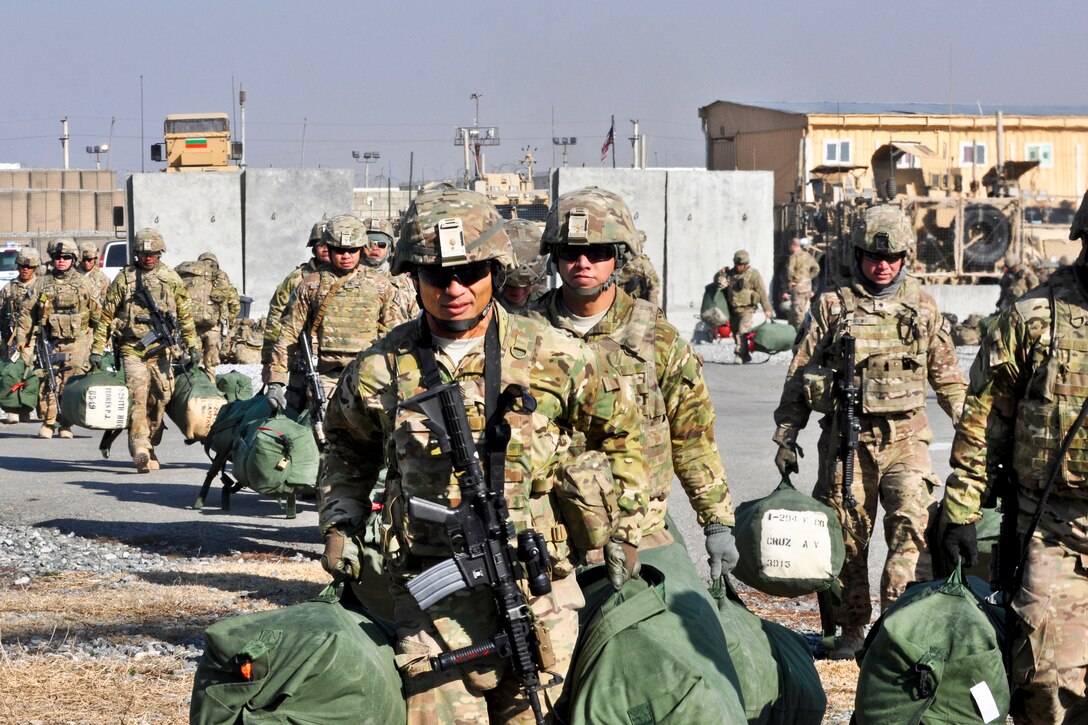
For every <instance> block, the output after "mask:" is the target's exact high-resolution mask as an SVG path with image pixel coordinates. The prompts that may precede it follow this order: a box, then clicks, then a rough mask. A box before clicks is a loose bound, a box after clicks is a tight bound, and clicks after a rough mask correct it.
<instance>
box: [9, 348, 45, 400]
mask: <svg viewBox="0 0 1088 725" xmlns="http://www.w3.org/2000/svg"><path fill="white" fill-rule="evenodd" d="M39 387H41V379H40V378H39V377H38V376H37V375H35V374H34V368H33V367H32V366H30V365H27V364H26V363H25V362H23V359H22V357H21V356H20V357H16V358H15V360H14V361H7V360H4V361H0V408H2V409H3V410H4V411H5V412H8V413H17V412H19V411H20V410H24V409H27V408H33V407H34V406H36V405H37V404H38V388H39Z"/></svg>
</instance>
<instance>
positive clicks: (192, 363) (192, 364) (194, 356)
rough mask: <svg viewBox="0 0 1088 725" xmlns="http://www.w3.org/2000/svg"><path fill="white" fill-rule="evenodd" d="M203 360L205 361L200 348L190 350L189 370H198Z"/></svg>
mask: <svg viewBox="0 0 1088 725" xmlns="http://www.w3.org/2000/svg"><path fill="white" fill-rule="evenodd" d="M201 360H203V358H202V357H201V356H200V348H199V347H190V348H189V369H190V370H196V369H197V368H198V367H200V361H201Z"/></svg>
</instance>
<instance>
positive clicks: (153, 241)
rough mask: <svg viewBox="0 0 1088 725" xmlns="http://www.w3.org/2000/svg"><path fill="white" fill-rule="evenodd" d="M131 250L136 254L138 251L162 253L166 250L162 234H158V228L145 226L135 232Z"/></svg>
mask: <svg viewBox="0 0 1088 725" xmlns="http://www.w3.org/2000/svg"><path fill="white" fill-rule="evenodd" d="M132 251H133V252H135V253H137V254H139V253H140V252H143V253H146V254H162V253H163V252H165V251H166V243H165V242H164V241H163V239H162V234H159V230H158V229H152V228H151V227H145V228H143V229H141V230H140V231H138V232H136V236H135V237H134V243H133V245H132Z"/></svg>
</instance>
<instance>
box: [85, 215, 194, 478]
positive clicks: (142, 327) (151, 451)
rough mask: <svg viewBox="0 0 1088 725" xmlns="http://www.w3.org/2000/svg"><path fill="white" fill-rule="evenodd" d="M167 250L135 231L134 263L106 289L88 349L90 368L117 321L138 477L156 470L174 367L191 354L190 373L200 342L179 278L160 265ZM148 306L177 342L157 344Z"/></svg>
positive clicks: (148, 233)
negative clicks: (173, 329)
mask: <svg viewBox="0 0 1088 725" xmlns="http://www.w3.org/2000/svg"><path fill="white" fill-rule="evenodd" d="M165 251H166V244H165V243H164V242H163V238H162V234H160V233H159V232H158V230H156V229H151V228H145V229H141V230H140V231H138V232H136V235H135V243H134V245H133V253H134V254H135V255H136V263H135V264H132V265H129V266H128V267H125V268H124V269H123V270H121V271H120V272H119V273H118V274H117V277H115V278H114V280H113V282H112V283H110V286H109V289H108V290H106V301H105V302H104V303H103V305H102V321H101V322H100V323H99V325H98V329H96V330H95V334H94V344H93V345H92V347H91V364H92V365H97V364H98V362H99V361H100V360H101V358H102V352H103V351H104V350H105V348H106V341H107V337H108V335H109V332H110V329H111V327H113V326H114V325H113V322H114V320H115V319H116V320H117V322H118V324H117V328H118V333H117V334H118V335H119V337H120V348H121V358H122V364H123V365H124V369H125V385H126V386H127V387H128V391H129V410H130V412H131V415H132V420H131V422H130V423H129V427H128V450H129V453H130V454H131V455H132V462H133V464H134V465H135V466H136V470H137V471H138V472H140V473H147V472H149V471H152V470H158V468H159V459H158V457H157V456H156V455H155V446H157V445H158V444H159V442H160V441H161V440H162V431H163V425H162V418H163V414H164V413H165V412H166V404H167V403H168V402H170V397H171V395H173V393H174V364H175V362H176V361H178V360H180V359H181V357H182V355H184V348H188V351H189V352H188V356H189V362H188V365H189V368H190V370H193V369H196V367H198V366H199V365H200V348H199V347H198V345H199V340H198V339H197V336H196V326H195V325H194V324H193V317H192V315H191V314H190V313H189V291H188V290H187V289H186V287H185V284H184V283H183V282H182V281H181V277H179V276H178V275H177V273H176V272H174V270H172V269H170V268H169V267H167V266H166V265H165V264H163V263H162V262H161V261H160V258H161V257H162V254H163V252H165ZM152 307H154V309H155V310H157V311H158V313H159V315H161V316H163V317H164V318H172V319H173V321H174V323H175V324H176V326H177V329H178V332H179V335H178V336H179V337H180V338H181V339H180V340H172V339H161V336H160V335H158V334H157V333H156V326H155V324H154V320H155V311H154V310H153V309H152ZM179 342H180V344H181V345H183V346H184V348H182V347H181V346H179V344H178V343H179ZM115 344H116V342H115Z"/></svg>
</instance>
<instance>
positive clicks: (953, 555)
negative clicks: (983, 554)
mask: <svg viewBox="0 0 1088 725" xmlns="http://www.w3.org/2000/svg"><path fill="white" fill-rule="evenodd" d="M941 552H942V553H943V554H944V555H945V557H946V558H947V559H948V563H949V565H950V566H953V567H954V566H955V565H956V560H957V559H961V558H962V559H963V565H964V566H965V567H970V566H974V565H975V564H978V537H977V535H976V533H975V525H974V524H948V526H947V527H946V528H945V530H944V536H942V537H941Z"/></svg>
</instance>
